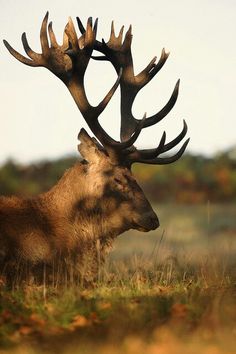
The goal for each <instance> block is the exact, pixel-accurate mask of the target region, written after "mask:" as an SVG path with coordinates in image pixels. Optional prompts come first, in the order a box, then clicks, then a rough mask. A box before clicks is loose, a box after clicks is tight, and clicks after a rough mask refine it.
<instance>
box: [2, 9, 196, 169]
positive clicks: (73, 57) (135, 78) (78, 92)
mask: <svg viewBox="0 0 236 354" xmlns="http://www.w3.org/2000/svg"><path fill="white" fill-rule="evenodd" d="M97 22H98V21H97V19H96V21H95V22H94V25H93V21H92V18H91V17H90V18H89V19H88V21H87V27H86V28H85V27H84V26H83V24H82V22H81V21H80V19H79V18H77V23H78V26H79V29H80V32H81V34H82V35H81V37H79V38H78V37H77V33H76V30H75V27H74V24H73V22H72V20H71V18H69V21H68V23H67V25H66V27H65V30H64V38H63V44H62V45H59V44H58V43H57V40H56V37H55V34H54V32H53V29H52V22H50V23H49V24H48V13H47V14H46V16H45V17H44V19H43V22H42V26H41V31H40V41H41V47H42V54H38V53H35V52H34V51H33V50H32V49H31V48H30V46H29V44H28V41H27V38H26V34H25V33H23V35H22V43H23V46H24V49H25V52H26V54H27V55H28V57H29V58H27V57H24V56H23V55H21V54H20V53H18V52H17V51H15V50H14V49H13V48H12V47H11V46H10V44H9V43H8V42H7V41H5V40H4V44H5V46H6V47H7V49H8V50H9V52H10V53H11V54H12V55H13V56H14V57H15V58H16V59H18V60H19V61H21V62H22V63H24V64H26V65H29V66H34V67H36V66H44V67H46V68H47V69H49V70H50V71H51V72H53V73H54V74H55V75H56V76H57V77H58V78H60V79H61V80H62V81H63V82H64V84H65V85H66V86H67V88H68V89H69V91H70V93H71V95H72V97H73V98H74V100H75V102H76V104H77V106H78V108H79V110H80V111H81V113H82V115H83V117H84V119H85V121H86V122H87V124H88V126H89V127H90V129H91V130H92V132H93V133H94V134H95V136H96V137H97V138H98V140H99V141H100V142H101V143H102V144H103V146H104V147H105V148H106V150H107V152H108V153H109V155H111V156H116V158H117V157H118V158H119V160H121V159H123V160H124V161H123V162H125V163H126V164H129V165H130V164H131V163H133V162H143V163H151V164H165V163H171V162H174V161H175V160H177V159H178V158H179V157H180V156H181V155H182V154H183V152H184V150H185V148H186V146H187V144H188V141H189V139H188V140H187V141H186V142H185V143H184V144H183V146H182V148H181V149H180V150H179V152H178V153H177V154H175V155H174V156H172V157H164V158H159V157H158V156H159V155H160V154H162V153H164V152H166V151H169V150H170V149H171V148H173V147H174V146H176V145H177V144H178V143H179V142H180V141H181V140H182V139H183V137H184V136H185V135H186V132H187V125H186V123H185V122H184V128H183V130H182V132H181V133H180V134H179V135H178V136H177V137H176V138H175V139H174V140H172V141H171V142H169V143H167V144H165V133H164V134H163V136H162V139H161V141H160V143H159V145H158V147H157V148H156V149H148V150H137V149H136V148H135V147H134V146H133V144H134V142H135V141H136V139H137V138H138V136H139V134H140V132H141V130H142V128H145V127H148V126H151V125H154V124H156V123H157V122H159V121H160V120H161V119H162V118H164V117H165V116H166V115H167V114H168V113H169V111H170V110H171V109H172V107H173V106H174V104H175V102H176V99H177V96H178V89H179V81H178V82H177V84H176V86H175V89H174V91H173V93H172V95H171V98H170V99H169V101H168V102H167V104H166V105H165V106H164V107H163V108H162V110H161V111H159V112H158V113H157V114H155V115H153V116H152V117H149V118H146V114H145V115H144V117H143V119H141V120H139V119H136V118H135V117H134V116H133V114H132V105H133V102H134V99H135V97H136V95H137V93H138V92H139V91H140V89H141V88H143V87H144V86H145V85H146V84H147V83H148V82H149V81H150V80H151V79H152V78H153V77H154V76H155V75H156V73H157V72H158V71H159V70H160V69H161V68H162V66H163V65H164V63H165V61H166V59H167V58H168V54H167V53H166V52H165V50H164V49H163V51H162V55H161V58H160V60H159V61H158V63H157V64H156V63H155V61H156V57H155V58H154V59H153V60H152V61H151V62H150V63H149V64H148V65H147V67H146V68H145V69H144V70H143V71H141V72H140V73H139V74H138V75H134V68H133V59H132V53H131V42H132V34H131V26H130V28H129V30H128V31H127V33H126V35H125V38H124V41H123V40H122V38H123V29H124V27H122V28H121V30H120V33H119V35H118V37H116V36H115V31H114V25H113V23H112V27H111V35H110V39H109V41H108V42H107V43H105V41H104V40H102V42H100V41H98V40H97V39H96V34H97ZM94 49H95V50H97V51H99V52H100V53H102V54H103V55H102V56H99V57H97V56H96V57H95V56H92V52H93V50H94ZM90 58H93V59H96V60H107V61H110V62H111V63H112V65H113V66H114V68H115V70H116V72H117V74H118V77H117V80H116V82H115V84H114V85H113V87H112V88H111V89H110V91H109V92H108V93H107V95H106V96H105V97H104V99H103V100H102V101H101V102H100V103H99V104H98V105H97V106H96V107H94V106H92V105H91V104H90V103H89V101H88V99H87V96H86V92H85V88H84V76H85V71H86V69H87V66H88V63H89V60H90ZM118 86H120V89H121V142H120V141H116V140H114V139H113V138H111V137H110V136H109V135H108V134H107V133H106V132H105V130H104V129H103V128H102V126H101V125H100V123H99V121H98V117H99V115H100V114H101V113H102V112H103V110H104V109H105V108H106V106H107V104H108V103H109V101H110V99H111V98H112V96H113V94H114V93H115V91H116V89H117V87H118Z"/></svg>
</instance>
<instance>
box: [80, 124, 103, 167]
mask: <svg viewBox="0 0 236 354" xmlns="http://www.w3.org/2000/svg"><path fill="white" fill-rule="evenodd" d="M78 139H79V140H80V141H81V143H80V144H79V145H78V151H79V152H80V154H81V156H82V157H83V158H84V159H85V160H87V161H88V162H100V161H101V159H103V160H104V158H105V156H106V154H105V151H104V149H103V147H102V146H101V145H100V144H99V143H98V142H97V140H96V139H95V138H91V137H90V136H89V135H88V133H87V132H86V130H85V129H83V128H82V129H81V130H80V132H79V135H78Z"/></svg>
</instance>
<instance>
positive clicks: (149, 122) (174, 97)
mask: <svg viewBox="0 0 236 354" xmlns="http://www.w3.org/2000/svg"><path fill="white" fill-rule="evenodd" d="M179 84H180V80H178V81H177V83H176V85H175V87H174V90H173V92H172V94H171V97H170V99H169V101H168V102H167V103H166V105H165V106H164V107H163V108H162V109H161V110H160V111H159V112H158V113H156V114H154V115H153V116H151V117H149V118H147V119H146V122H145V126H144V128H147V127H150V126H151V125H154V124H156V123H158V122H160V121H161V120H162V119H163V118H165V116H167V114H168V113H169V112H170V111H171V110H172V108H173V107H174V105H175V103H176V101H177V98H178V95H179Z"/></svg>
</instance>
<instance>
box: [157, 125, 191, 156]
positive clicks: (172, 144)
mask: <svg viewBox="0 0 236 354" xmlns="http://www.w3.org/2000/svg"><path fill="white" fill-rule="evenodd" d="M183 123H184V126H183V129H182V131H181V133H180V134H179V135H178V136H177V137H176V138H175V139H173V140H172V141H170V142H169V143H168V144H165V145H164V147H163V150H162V152H166V151H169V150H170V149H172V148H173V147H175V146H176V145H177V144H179V143H180V142H181V140H182V139H183V138H184V137H185V135H186V134H187V131H188V126H187V124H186V122H185V120H183Z"/></svg>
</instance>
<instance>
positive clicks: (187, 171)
mask: <svg viewBox="0 0 236 354" xmlns="http://www.w3.org/2000/svg"><path fill="white" fill-rule="evenodd" d="M76 160H77V159H76V158H74V157H68V158H62V159H59V160H56V161H43V162H40V163H37V164H36V163H35V164H31V165H28V166H21V165H19V164H17V163H15V162H13V161H7V162H6V163H5V164H4V165H3V166H2V167H1V168H0V194H2V195H10V194H16V195H22V196H31V195H36V194H38V193H40V192H44V191H47V190H48V189H49V188H51V187H52V186H53V185H54V184H55V183H56V182H57V181H58V180H59V178H60V177H61V176H62V175H63V173H64V172H65V170H66V169H67V168H69V167H71V166H73V164H74V163H75V162H76ZM133 171H134V174H135V175H136V176H137V180H138V182H139V183H140V184H141V185H142V186H143V188H144V190H145V192H146V193H147V195H149V196H150V199H151V200H152V201H158V202H177V203H193V204H194V203H205V202H207V201H208V200H209V201H211V202H229V201H234V200H236V163H235V161H234V160H232V159H230V158H229V157H228V155H227V154H223V155H220V156H216V157H215V158H206V157H203V156H194V155H185V156H183V157H182V158H181V159H180V160H179V161H177V162H176V163H174V164H170V165H162V166H152V165H144V164H135V165H134V168H133Z"/></svg>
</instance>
